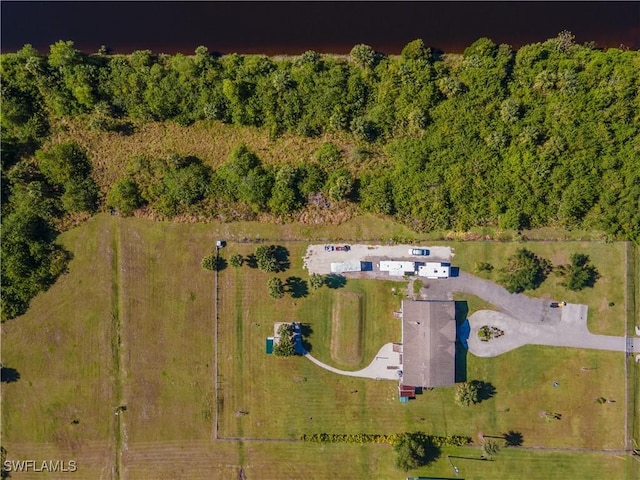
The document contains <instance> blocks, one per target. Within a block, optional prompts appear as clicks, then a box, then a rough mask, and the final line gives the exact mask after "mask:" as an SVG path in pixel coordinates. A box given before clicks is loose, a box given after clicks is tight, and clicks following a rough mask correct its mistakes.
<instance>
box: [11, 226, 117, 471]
mask: <svg viewBox="0 0 640 480" xmlns="http://www.w3.org/2000/svg"><path fill="white" fill-rule="evenodd" d="M114 235H115V225H114V222H112V221H110V219H109V218H108V217H104V218H102V219H94V220H91V221H89V222H87V223H86V224H85V225H84V226H83V227H82V228H79V229H74V230H73V231H70V232H68V233H66V234H64V235H63V236H62V237H61V239H60V240H61V243H62V244H63V245H64V246H65V247H66V248H67V249H69V250H71V251H72V252H73V257H74V258H73V260H72V261H71V263H70V265H69V273H68V274H66V275H63V276H62V277H61V278H60V279H59V280H58V282H57V283H56V284H55V285H54V286H53V287H51V289H49V290H48V291H47V292H45V293H43V294H41V295H39V296H38V297H36V298H35V299H34V300H33V301H32V302H31V307H30V308H29V311H28V312H27V314H25V315H23V316H22V317H20V318H16V319H14V320H11V321H8V322H6V323H4V324H3V325H2V363H3V366H5V367H10V368H15V369H16V370H17V372H18V374H19V379H18V380H17V381H15V382H12V383H3V384H2V446H3V447H4V448H5V449H6V450H7V458H10V459H35V460H45V459H60V460H70V459H76V460H77V461H78V468H79V470H78V472H77V475H79V476H81V477H83V478H99V477H100V475H101V472H102V471H104V470H107V471H109V470H110V469H111V467H112V466H113V465H115V445H116V444H115V440H114V438H115V418H116V417H115V416H114V410H115V408H116V407H117V404H116V402H117V400H116V392H115V384H116V381H115V380H116V375H117V372H116V371H115V369H114V365H115V364H114V359H113V351H112V344H111V340H110V339H111V338H113V337H114V336H115V330H114V322H113V314H114V311H115V312H116V313H117V306H116V305H114V301H115V297H114V294H113V288H112V287H113V285H112V267H113V262H114V261H115V256H114V253H115V252H114V248H113V244H114V242H113V241H114Z"/></svg>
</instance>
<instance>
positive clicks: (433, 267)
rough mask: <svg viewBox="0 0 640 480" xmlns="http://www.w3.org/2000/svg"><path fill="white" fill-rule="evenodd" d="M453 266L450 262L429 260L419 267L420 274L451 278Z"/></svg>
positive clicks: (422, 275)
mask: <svg viewBox="0 0 640 480" xmlns="http://www.w3.org/2000/svg"><path fill="white" fill-rule="evenodd" d="M450 274H451V267H450V266H449V265H448V264H444V263H436V262H427V263H426V264H424V265H421V266H420V267H418V276H419V277H427V278H449V275H450Z"/></svg>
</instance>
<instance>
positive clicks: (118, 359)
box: [111, 219, 127, 479]
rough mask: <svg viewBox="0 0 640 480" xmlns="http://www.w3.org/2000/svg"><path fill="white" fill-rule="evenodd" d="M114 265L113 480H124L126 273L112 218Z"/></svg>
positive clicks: (118, 231) (119, 237)
mask: <svg viewBox="0 0 640 480" xmlns="http://www.w3.org/2000/svg"><path fill="white" fill-rule="evenodd" d="M112 225H113V243H112V249H113V263H112V289H113V304H112V310H111V317H112V322H113V326H112V328H113V337H112V340H111V341H112V352H113V364H114V375H115V395H116V398H115V400H116V403H117V405H116V406H114V407H115V408H114V417H113V418H114V422H115V443H116V468H115V472H114V474H115V477H116V478H117V479H121V478H126V475H124V469H123V463H122V453H123V451H125V450H126V443H127V442H126V435H127V432H126V425H125V423H124V413H125V410H123V408H121V407H120V406H121V405H124V404H125V400H124V398H125V395H124V381H123V379H124V378H125V377H126V371H125V354H124V348H123V331H124V330H123V327H122V324H123V320H124V318H123V316H124V315H123V314H124V312H123V292H124V289H123V282H124V281H125V280H124V278H123V275H121V273H122V272H126V267H125V264H126V259H125V258H124V252H123V249H122V248H121V247H122V245H123V242H122V229H121V225H120V221H119V219H113V221H112Z"/></svg>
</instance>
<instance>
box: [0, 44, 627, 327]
mask: <svg viewBox="0 0 640 480" xmlns="http://www.w3.org/2000/svg"><path fill="white" fill-rule="evenodd" d="M639 71H640V55H639V54H638V52H637V51H625V50H620V49H608V50H606V51H602V50H599V49H596V48H594V47H593V46H590V45H578V44H575V43H574V42H573V37H572V36H571V34H569V33H568V32H563V33H561V34H559V35H558V36H557V37H556V38H552V39H549V40H547V41H545V42H542V43H535V44H532V45H526V46H524V47H522V48H520V49H519V50H517V51H513V50H512V49H511V48H510V47H509V46H507V45H496V44H495V43H493V42H492V41H490V40H489V39H486V38H483V39H480V40H478V41H476V42H475V43H473V44H472V45H471V46H469V47H468V48H467V49H466V50H465V51H464V54H463V55H461V56H443V55H441V54H439V53H438V52H434V51H432V50H431V49H430V48H428V47H426V46H425V45H424V43H423V42H422V41H421V40H415V41H413V42H410V43H409V44H407V45H406V47H405V48H404V49H403V51H402V54H401V55H400V56H397V57H396V56H393V57H392V56H387V55H384V54H381V53H379V52H375V51H374V50H373V49H372V48H371V47H368V46H366V45H356V46H355V47H354V48H353V50H352V52H351V55H350V56H349V57H348V58H341V57H336V56H330V55H320V54H318V53H316V52H306V53H304V54H302V55H300V56H297V57H293V58H285V59H278V60H276V59H273V58H268V57H266V56H261V55H238V54H231V55H225V56H217V55H214V54H211V53H209V52H208V51H207V49H206V48H204V47H198V48H197V49H196V51H195V54H194V55H182V54H176V55H164V54H153V53H152V52H150V51H138V52H134V53H133V54H131V55H106V54H104V53H99V54H95V55H88V54H85V53H83V52H80V51H78V50H76V49H75V48H74V45H73V43H72V42H69V41H59V42H56V43H55V44H54V45H52V46H51V48H50V52H49V54H48V55H41V54H39V53H38V52H37V51H36V50H35V49H34V48H33V47H31V46H29V45H26V46H25V47H24V48H22V49H21V50H20V51H18V52H17V53H9V54H3V55H2V56H0V78H1V80H2V82H1V84H0V88H1V93H2V100H3V101H2V104H1V109H2V110H1V114H2V115H1V120H0V121H1V127H2V130H3V134H2V138H1V141H2V218H3V219H2V224H3V229H2V232H3V233H2V235H3V239H2V249H3V259H5V260H4V261H3V266H2V268H3V271H2V276H3V280H4V279H8V281H3V287H2V288H3V304H5V300H4V298H5V295H4V293H7V295H8V297H6V298H16V299H22V300H20V301H19V303H20V304H21V305H22V307H16V308H14V307H10V308H9V310H5V308H4V307H3V318H10V317H12V316H15V315H16V314H19V312H21V311H23V310H24V302H28V299H29V298H31V297H32V296H33V295H34V292H37V291H39V290H41V289H42V288H46V287H45V285H47V284H48V283H50V282H51V281H52V280H51V279H52V278H55V276H56V275H57V274H58V273H59V271H62V270H64V258H66V256H65V255H64V254H62V253H61V249H60V248H59V247H56V246H55V244H54V243H53V239H54V238H55V235H56V233H57V232H58V231H60V228H61V225H62V224H63V223H64V222H61V219H63V218H67V217H69V216H74V215H75V216H76V217H77V216H79V215H80V216H81V215H87V214H91V213H92V212H94V211H96V210H98V209H104V208H105V207H107V206H110V207H112V208H116V209H117V210H118V211H119V212H120V213H122V214H123V215H129V214H131V213H133V211H135V210H136V209H138V208H141V207H145V208H150V209H151V210H152V211H155V212H157V213H159V214H161V215H163V216H165V217H167V218H171V217H173V216H176V215H180V214H183V213H189V214H195V215H197V216H200V217H208V218H215V217H217V218H223V219H231V218H237V216H242V217H243V218H251V217H252V216H253V217H255V216H257V215H258V214H260V213H264V212H268V213H270V214H272V215H274V216H277V217H287V216H289V217H290V216H291V214H293V213H295V212H298V211H300V210H301V209H304V208H305V207H306V206H307V205H309V204H313V205H319V206H326V205H327V204H328V203H329V202H343V201H346V202H352V203H354V204H357V205H358V207H359V208H360V209H361V210H363V211H367V212H372V213H375V214H381V215H391V216H393V217H395V218H396V219H397V220H399V221H401V222H403V223H405V224H407V225H409V226H411V227H412V228H413V229H415V230H417V231H426V230H434V229H435V230H446V229H455V230H468V229H470V228H472V227H475V226H491V227H498V228H505V229H515V230H520V229H526V228H535V227H540V226H549V225H551V226H562V227H566V228H582V229H597V230H601V231H604V232H606V233H607V234H609V235H610V236H612V237H617V238H627V239H632V240H635V241H638V240H639V239H640V154H639V153H638V143H637V139H638V138H640V131H639V129H640V121H638V120H639V119H638V113H637V112H638V109H637V105H638V104H639V99H640V97H639V95H638V92H639V88H638V87H639V83H640V75H639V74H638V72H639ZM65 118H74V119H81V120H82V121H83V124H84V125H86V128H91V129H98V130H107V131H119V132H122V133H123V134H126V133H127V129H128V128H129V125H130V123H131V122H134V123H139V122H161V121H172V122H177V123H178V124H180V125H189V124H191V123H193V122H197V121H201V120H211V121H219V122H225V123H232V124H236V125H247V126H256V127H260V128H263V129H265V130H266V131H268V132H269V134H270V135H271V136H272V137H277V136H278V135H281V134H283V133H284V132H289V133H293V134H296V135H301V136H307V137H315V136H319V135H322V134H324V133H327V132H345V133H347V134H348V135H350V136H351V137H350V138H351V141H352V142H353V144H354V145H357V146H358V148H359V150H358V151H359V155H357V156H352V157H350V158H347V156H346V155H344V152H343V151H341V149H340V148H339V147H338V146H336V145H333V144H331V143H327V144H325V145H323V146H322V147H320V149H319V150H318V151H317V152H316V155H315V158H314V160H313V161H312V162H309V161H307V159H300V162H299V163H296V164H293V165H280V166H278V167H272V166H267V165H264V164H262V162H261V160H260V158H259V157H258V156H257V155H256V154H255V153H254V152H252V151H251V149H250V148H249V147H246V146H242V145H239V146H238V147H237V148H236V149H235V150H234V151H233V152H232V154H231V155H230V156H229V158H228V159H227V161H226V162H225V163H224V164H223V165H222V166H220V167H219V168H218V169H216V170H215V171H214V170H213V169H211V168H210V167H209V166H207V165H206V164H204V163H203V162H202V161H201V160H200V159H197V158H193V157H186V158H185V157H178V156H170V157H168V158H161V159H157V158H147V157H137V158H132V159H130V161H129V165H128V168H127V170H126V171H125V172H123V173H122V175H121V177H120V178H119V179H117V181H116V182H115V183H114V184H112V185H100V189H102V190H103V191H104V192H107V193H106V195H102V194H101V193H100V189H99V188H97V186H96V184H95V182H94V181H93V180H92V176H91V159H89V158H87V156H86V153H85V152H82V151H81V149H79V148H78V147H77V146H76V145H73V144H66V145H62V146H57V147H46V148H44V149H43V145H44V144H45V142H46V140H47V138H48V136H49V135H50V133H51V131H52V129H54V128H58V127H55V125H58V123H59V122H58V121H59V120H60V119H65ZM57 122H58V123H57ZM369 149H376V150H377V151H380V152H382V154H381V155H380V156H379V160H378V161H376V162H368V163H367V168H366V169H363V168H360V167H361V164H360V161H361V160H362V158H361V157H366V156H367V151H368V150H369ZM36 152H38V153H36ZM18 217H19V218H20V219H19V220H18ZM5 246H6V248H5ZM6 259H9V262H8V264H7V260H6ZM5 264H7V267H6V268H5ZM27 278H29V281H28V282H27V281H26V280H25V279H27ZM27 283H29V285H27ZM5 286H6V288H7V289H8V290H7V291H6V292H5ZM16 301H18V300H16ZM5 312H6V313H5Z"/></svg>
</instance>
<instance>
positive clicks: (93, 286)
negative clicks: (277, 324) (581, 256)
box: [2, 215, 638, 479]
mask: <svg viewBox="0 0 640 480" xmlns="http://www.w3.org/2000/svg"><path fill="white" fill-rule="evenodd" d="M359 222H362V223H361V224H360V223H359ZM304 228H305V230H304V232H303V231H301V230H299V229H297V227H294V226H291V225H286V226H283V227H277V226H273V225H268V226H265V228H264V229H263V230H260V226H259V225H258V226H257V227H256V226H255V225H252V224H246V223H245V224H233V225H218V224H215V225H188V224H174V223H154V222H150V221H145V220H140V219H118V218H114V217H110V216H107V215H99V216H97V217H95V218H93V219H91V220H90V221H89V222H87V223H86V224H84V225H83V226H82V227H80V228H77V229H74V230H72V231H70V232H68V233H66V234H64V235H63V236H62V237H61V239H62V242H63V243H64V245H65V246H66V247H67V248H68V249H69V250H70V251H72V252H73V254H74V259H73V261H72V263H71V265H70V268H69V273H68V274H67V275H65V276H63V277H62V278H61V279H60V280H59V281H58V283H56V285H54V286H53V287H52V288H51V289H50V290H49V291H48V292H46V293H44V294H42V295H40V296H39V297H38V298H36V299H35V300H34V302H33V304H32V307H31V309H30V310H29V312H28V313H27V314H26V315H25V316H23V317H21V318H18V319H16V320H13V321H11V322H7V323H5V324H3V332H2V333H3V338H2V340H3V351H2V361H3V364H4V365H5V366H7V367H11V368H15V369H16V370H17V371H18V372H19V374H20V378H19V379H18V380H17V381H15V382H13V383H3V385H2V387H3V388H2V402H3V408H2V445H3V447H4V448H5V449H6V451H7V458H9V459H28V458H35V459H40V460H42V459H50V458H51V459H61V460H63V459H64V460H69V459H75V460H76V461H77V462H78V468H79V470H78V473H76V476H77V477H78V478H89V479H91V478H118V477H117V476H116V473H115V472H116V470H117V468H118V466H119V467H120V478H131V479H137V478H140V479H147V478H149V479H161V478H167V479H169V478H171V479H174V478H190V479H191V478H194V479H195V478H237V477H238V475H239V472H240V469H242V470H243V471H244V473H245V474H246V476H247V478H249V479H252V478H266V479H286V478H302V477H305V478H318V479H323V478H363V477H370V478H381V479H382V478H392V477H394V478H395V477H399V478H401V477H402V476H403V475H404V474H403V472H401V471H399V470H398V469H397V468H396V467H395V466H394V465H393V461H394V458H395V455H394V454H393V452H392V449H391V448H390V447H389V446H386V445H316V444H306V443H300V442H296V441H295V439H296V438H297V436H298V435H300V434H301V433H317V432H348V433H357V432H370V433H392V432H399V431H406V430H423V431H425V432H428V433H433V434H464V435H470V436H472V437H473V438H474V440H475V439H477V438H478V437H477V435H478V434H479V433H480V432H482V433H484V434H485V435H496V436H498V435H501V434H502V433H504V432H506V431H508V430H514V431H518V432H520V433H522V435H523V439H524V443H523V446H524V447H537V446H543V447H547V448H549V447H561V448H588V449H609V448H610V449H621V448H623V440H624V439H623V435H624V406H625V402H624V384H623V368H624V363H623V358H622V356H621V355H620V354H616V353H608V352H595V351H578V350H570V349H553V348H547V347H525V348H522V349H519V350H516V351H514V352H510V353H508V354H506V355H503V356H501V357H497V358H495V359H477V358H474V357H472V356H470V355H469V356H468V359H467V360H468V366H467V372H468V377H469V378H470V379H471V378H475V379H479V380H484V381H487V382H491V383H492V384H493V385H494V386H495V387H496V391H497V393H496V396H495V397H494V398H492V399H489V400H486V401H485V402H483V403H481V404H479V405H476V406H473V407H469V408H463V407H459V406H457V405H456V404H455V403H454V402H453V388H445V389H440V390H433V391H431V392H425V393H424V394H423V395H422V396H419V397H418V399H417V400H415V401H412V402H410V403H409V404H404V405H403V404H400V403H399V402H398V400H397V389H396V385H395V383H394V382H383V381H380V382H376V381H374V380H365V379H357V378H351V377H342V376H338V375H335V374H333V373H330V372H328V371H325V370H322V369H320V368H318V367H317V366H315V365H314V364H312V363H311V362H309V361H308V360H306V359H303V358H289V359H281V358H277V357H273V356H268V355H266V354H265V337H266V336H268V335H270V334H272V331H273V327H272V325H273V322H274V321H291V320H296V321H301V322H302V323H304V324H305V325H306V326H307V327H308V329H310V331H311V333H310V335H309V336H308V338H307V339H308V341H309V343H310V345H311V352H312V353H313V355H314V356H316V357H317V358H319V359H321V360H322V361H325V362H327V363H329V364H332V365H335V366H337V367H341V368H346V369H353V370H355V369H357V368H360V367H361V366H364V365H366V364H367V363H368V362H369V361H370V360H371V358H372V357H373V356H374V355H375V353H376V352H377V350H378V348H379V347H380V346H381V345H382V344H383V343H386V342H389V341H399V340H400V328H399V320H397V319H394V318H393V315H392V314H393V311H394V310H397V308H398V306H399V302H400V298H401V296H400V295H398V293H399V292H403V291H404V290H403V289H404V288H405V286H406V284H405V283H404V282H384V281H379V282H378V281H376V282H363V281H361V282H357V281H351V280H348V281H347V283H346V284H345V285H344V286H343V287H341V288H336V289H329V288H327V287H323V288H322V289H321V290H319V291H315V292H314V291H311V290H309V291H307V292H306V295H301V296H298V297H296V298H292V296H291V295H290V294H289V293H288V294H287V295H285V297H284V298H283V299H280V300H274V299H272V298H270V297H269V296H268V295H267V289H266V285H265V284H266V280H267V279H268V278H269V277H270V276H271V275H269V274H264V273H262V272H260V271H258V270H257V269H251V268H249V267H248V266H246V265H245V266H243V267H241V268H240V269H234V268H232V267H227V268H226V269H225V270H224V271H222V272H221V273H220V275H219V280H220V285H219V286H220V289H219V292H220V299H219V300H220V304H219V312H220V315H219V319H220V320H219V345H218V346H219V352H218V353H219V354H218V360H219V363H220V364H219V380H220V392H219V393H220V394H219V400H218V408H219V436H220V437H222V438H228V439H231V438H238V437H240V438H243V439H244V440H242V441H236V440H217V441H216V440H214V439H213V434H214V420H215V413H216V402H215V398H214V368H213V365H214V336H213V328H214V319H213V317H214V314H213V313H214V305H213V300H214V295H213V286H214V281H213V279H214V275H213V274H212V273H211V272H206V271H204V270H202V269H201V267H200V260H201V259H202V257H203V256H205V255H206V254H208V253H210V252H211V250H212V246H213V244H214V242H215V240H216V239H217V238H226V239H228V240H233V239H255V238H256V237H260V238H271V239H275V238H278V236H279V235H281V236H282V238H289V239H299V238H301V236H303V235H309V238H313V236H315V238H322V237H324V236H326V235H327V234H326V233H325V232H326V230H325V231H323V229H321V228H318V229H317V230H315V231H314V230H313V229H312V227H304ZM325 228H326V227H325ZM384 228H385V229H386V230H385V232H389V231H390V230H389V229H392V228H396V227H394V226H393V225H391V226H389V225H388V224H387V225H385V226H384ZM397 228H400V227H397ZM338 229H341V230H340V233H339V234H336V235H340V236H342V237H343V238H353V237H350V235H354V234H355V232H356V231H357V230H359V231H360V232H365V233H364V235H363V236H364V237H365V238H367V237H368V236H369V235H371V236H370V237H368V238H374V237H373V235H375V225H371V219H367V220H362V219H356V221H355V222H352V223H348V224H345V225H342V226H340V227H338ZM333 233H334V234H335V232H333ZM274 243H278V244H281V245H283V246H285V247H286V248H287V249H288V250H289V260H290V264H291V265H290V268H289V269H288V270H287V271H285V272H282V273H279V274H276V275H277V276H279V277H281V278H282V279H283V280H286V279H287V278H288V277H292V276H293V277H299V278H300V279H301V280H303V281H304V280H306V278H307V276H306V273H305V272H304V271H303V270H302V268H301V266H302V256H303V255H304V250H305V248H306V243H303V242H299V241H283V242H274ZM465 245H466V244H465ZM470 245H473V244H470ZM587 246H588V244H587ZM609 246H610V245H609ZM614 246H615V245H614ZM509 247H511V245H509ZM254 249H255V244H252V243H238V242H235V241H230V242H229V245H228V247H226V248H225V249H224V250H223V251H222V254H223V256H225V257H227V258H228V256H229V255H230V254H231V253H234V252H238V253H242V254H243V255H248V254H249V253H251V252H252V251H253V250H254ZM532 249H533V247H532ZM460 250H461V249H460ZM460 250H457V251H456V253H458V255H457V257H456V259H455V260H456V261H457V260H459V259H462V255H460ZM592 258H593V257H592ZM495 263H496V264H497V263H498V262H497V261H496V262H495ZM620 275H622V273H621V274H620ZM393 288H395V289H396V292H393V291H392V289H393ZM341 298H342V300H341ZM352 298H359V299H360V300H359V302H360V303H361V306H360V311H361V312H362V313H361V329H360V331H359V332H358V331H357V330H356V329H353V328H351V327H353V325H351V324H349V325H348V328H346V329H345V328H342V326H340V328H338V329H337V331H336V330H335V328H334V326H333V322H332V318H333V317H332V311H333V309H334V305H336V304H339V303H340V302H342V303H343V304H344V305H343V306H344V308H346V310H344V309H343V307H341V319H342V311H346V312H350V311H354V309H355V308H356V307H355V304H354V305H352V303H354V302H352V301H351V299H352ZM345 299H346V300H345ZM352 307H353V308H352ZM352 316H353V315H352V314H348V315H346V316H345V317H344V318H345V320H346V319H347V318H351V317H352ZM334 331H336V333H334ZM118 333H119V334H120V338H121V343H120V344H118V342H114V341H113V340H112V339H114V338H117V336H118ZM336 335H338V340H337V341H338V342H339V343H340V344H346V345H348V344H349V342H350V339H351V338H359V339H360V351H361V360H360V361H359V363H358V364H357V365H356V364H355V361H354V363H353V365H342V364H340V363H339V361H336V359H334V358H333V357H332V337H333V338H334V342H335V338H336V337H335V336H336ZM351 358H353V357H351ZM346 360H347V363H348V362H349V361H350V359H349V358H347V359H346ZM342 361H345V359H342ZM582 367H587V368H589V369H588V370H583V369H582ZM553 381H557V382H558V383H559V386H558V387H557V388H554V387H553V386H552V382H553ZM600 396H604V397H606V398H609V399H613V400H615V402H614V403H607V404H603V405H600V404H597V403H595V402H594V400H595V399H596V398H598V397H600ZM119 405H126V407H127V409H126V411H124V412H121V414H120V416H115V415H114V410H115V409H116V408H117V407H118V406H119ZM541 410H547V411H553V412H558V413H561V414H562V419H561V420H559V421H554V422H546V421H545V420H543V419H541V418H540V417H539V413H540V411H541ZM76 420H77V423H75V422H74V421H76ZM118 425H119V427H118ZM261 439H265V440H261ZM274 440H275V441H274ZM282 440H293V441H282ZM119 452H121V456H120V461H118V453H119ZM447 453H448V454H451V455H453V456H454V458H452V460H454V462H455V463H456V465H457V466H458V467H459V468H460V469H461V473H462V474H463V476H464V477H465V478H523V477H526V478H541V479H542V478H554V475H555V474H560V473H561V475H555V478H569V477H573V478H604V477H607V478H628V479H631V478H636V477H637V473H638V470H637V467H636V465H637V462H634V461H633V459H631V458H630V457H622V456H616V455H613V454H598V453H593V454H592V453H584V452H582V453H571V452H550V451H531V450H522V449H517V448H511V449H504V450H503V451H502V452H501V453H500V454H499V456H498V457H497V459H496V461H494V462H481V461H476V460H475V458H476V457H477V458H479V456H480V452H479V449H478V448H470V449H447V450H445V451H444V452H443V456H442V457H441V458H440V459H439V460H437V461H436V462H435V463H434V464H433V465H431V466H429V467H425V468H423V469H420V470H417V471H416V472H412V473H415V474H416V475H417V474H422V475H431V476H433V475H435V476H451V475H452V470H451V465H450V464H449V462H448V461H447V460H446V457H445V454H447ZM456 456H458V457H467V458H460V459H456V458H455V457H456ZM118 464H120V465H118ZM514 472H517V474H515V473H514ZM510 475H511V476H510ZM12 478H40V479H42V478H57V476H56V475H53V474H52V475H47V474H44V473H38V474H34V473H33V474H18V473H15V474H13V475H12Z"/></svg>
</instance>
